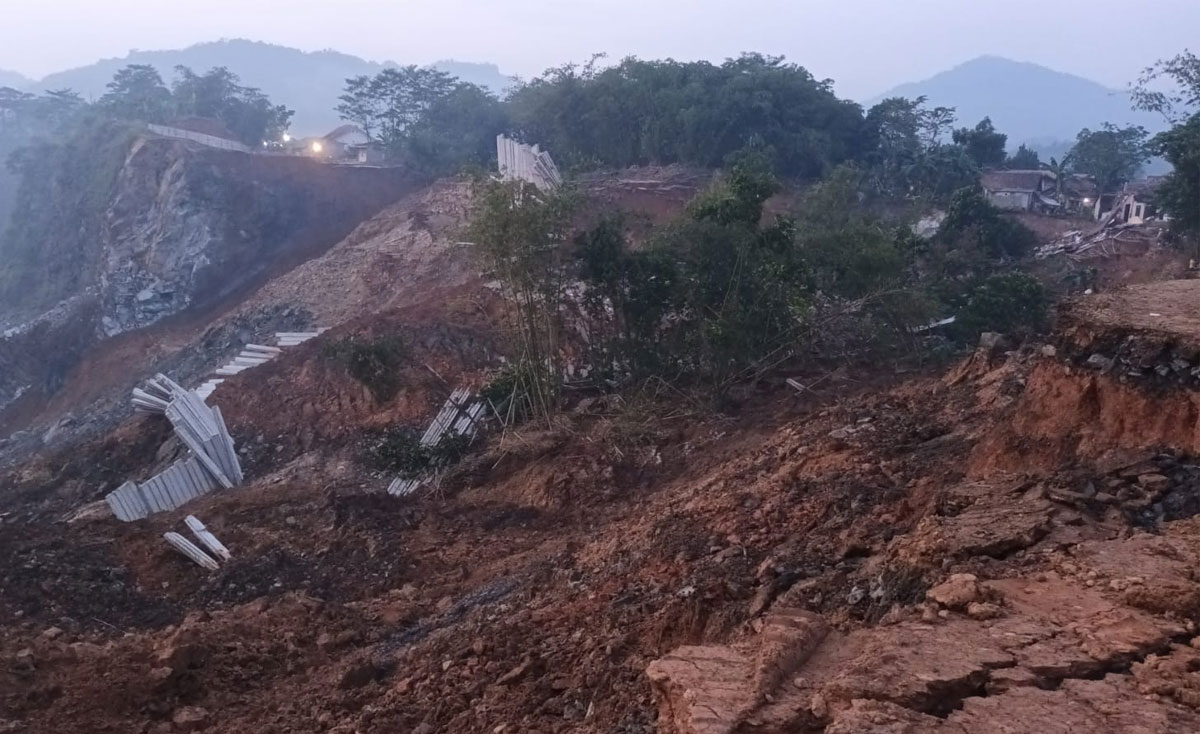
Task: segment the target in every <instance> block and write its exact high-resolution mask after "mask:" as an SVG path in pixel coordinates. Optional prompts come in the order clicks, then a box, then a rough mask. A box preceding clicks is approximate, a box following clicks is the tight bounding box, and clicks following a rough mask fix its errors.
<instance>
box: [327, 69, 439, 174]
mask: <svg viewBox="0 0 1200 734" xmlns="http://www.w3.org/2000/svg"><path fill="white" fill-rule="evenodd" d="M455 87H456V80H455V79H454V77H452V76H450V75H449V74H447V73H445V72H442V71H438V70H436V69H428V68H421V67H418V66H402V67H397V68H388V69H384V70H383V71H381V72H379V73H378V74H376V75H375V76H374V77H372V78H368V77H354V78H352V79H347V80H346V90H345V93H344V94H343V95H342V96H341V100H342V103H341V104H339V105H338V106H337V111H338V113H339V114H340V115H341V116H342V118H343V119H346V120H350V121H352V122H354V123H356V124H357V125H358V126H359V127H361V128H362V129H363V131H364V132H365V133H367V135H368V136H369V137H372V138H373V139H377V140H379V141H380V142H382V143H383V144H384V145H385V146H387V147H388V148H389V149H390V150H392V151H393V153H394V154H395V155H399V154H401V153H402V151H403V148H404V143H405V139H406V136H407V135H408V133H409V130H410V128H412V126H413V125H414V124H416V122H417V121H418V120H420V119H421V116H422V115H424V114H425V112H426V111H427V110H429V109H430V107H432V106H433V105H434V104H435V103H437V102H439V101H441V100H442V99H443V98H445V97H446V96H447V95H449V94H450V93H451V92H452V91H454V89H455Z"/></svg>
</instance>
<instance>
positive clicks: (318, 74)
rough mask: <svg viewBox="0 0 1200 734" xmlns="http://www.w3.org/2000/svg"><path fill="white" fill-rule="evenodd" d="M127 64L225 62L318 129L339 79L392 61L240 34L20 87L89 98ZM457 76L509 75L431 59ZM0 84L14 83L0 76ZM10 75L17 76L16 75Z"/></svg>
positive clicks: (170, 67)
mask: <svg viewBox="0 0 1200 734" xmlns="http://www.w3.org/2000/svg"><path fill="white" fill-rule="evenodd" d="M129 64H148V65H150V66H153V67H155V68H156V69H158V71H159V73H160V74H162V76H163V79H164V81H166V82H167V83H168V84H169V83H170V81H171V79H172V78H173V77H174V68H175V67H176V66H179V65H182V66H188V67H191V68H192V69H193V70H195V71H198V72H199V71H205V70H207V69H210V68H212V67H214V66H225V67H228V68H229V69H230V70H231V71H232V72H233V73H235V74H237V75H238V76H239V77H240V78H241V80H242V83H243V84H245V85H247V86H251V87H258V88H259V89H261V90H263V92H265V93H266V94H267V95H269V96H270V97H271V99H272V100H273V101H275V102H278V103H281V104H285V105H287V106H288V107H290V108H291V109H293V110H295V111H296V115H295V117H294V118H293V123H292V127H293V130H294V131H295V132H296V133H297V134H299V135H323V134H325V133H327V132H329V131H330V130H332V129H333V128H335V127H337V126H338V125H339V124H341V122H342V121H341V120H340V119H339V118H338V115H337V113H336V112H334V111H333V108H334V107H335V106H336V105H337V103H338V99H337V98H338V95H340V94H341V92H342V88H343V87H344V86H345V81H346V79H348V78H349V77H352V76H359V75H362V74H371V75H373V74H377V73H379V72H380V71H381V70H383V69H384V68H385V67H387V66H395V65H396V64H395V63H394V62H385V63H378V62H373V61H367V60H365V59H361V58H359V57H357V56H352V55H350V54H344V53H340V52H338V51H329V50H326V51H300V50H298V49H294V48H288V47H286V46H276V45H273V44H269V43H262V42H258V41H247V40H241V39H234V40H222V41H213V42H210V43H200V44H196V45H194V46H189V47H187V48H183V49H177V50H163V51H131V52H130V53H129V54H127V55H125V56H124V57H121V58H113V59H102V60H100V61H97V62H96V63H94V64H89V65H87V66H81V67H79V68H76V69H69V70H67V71H61V72H57V73H54V74H51V75H49V76H47V77H45V78H44V79H42V80H40V81H37V82H33V81H29V80H24V82H25V83H23V84H19V86H21V87H22V88H25V89H31V90H34V91H40V90H47V89H64V88H69V89H74V90H75V91H77V92H79V93H80V94H82V95H83V96H84V97H85V98H90V99H95V98H98V97H99V96H100V95H102V94H104V92H105V85H107V84H108V82H109V81H110V80H111V79H112V77H113V75H114V74H115V73H116V72H117V71H118V70H119V69H121V68H123V67H125V66H128V65H129ZM433 66H435V67H436V68H438V69H441V70H442V71H446V72H448V73H450V74H453V75H454V76H457V77H459V78H460V79H462V80H463V81H466V82H471V83H473V84H478V85H480V86H482V87H485V88H488V89H491V90H492V91H494V92H496V93H498V94H499V93H501V92H503V91H504V90H505V89H506V88H507V87H509V86H511V85H512V84H513V83H514V82H515V80H514V79H513V78H512V77H508V76H505V75H504V74H502V73H501V72H500V69H499V68H498V67H497V66H496V65H494V64H477V63H468V62H462V61H452V60H448V61H439V62H437V63H435V64H433ZM3 74H5V72H0V85H6V86H17V85H18V84H11V83H7V84H6V82H4V78H5V77H4V76H3ZM14 77H17V79H15V80H14V81H17V82H18V83H19V82H20V80H21V79H23V78H20V77H19V75H14Z"/></svg>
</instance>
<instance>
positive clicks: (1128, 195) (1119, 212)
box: [1094, 176, 1164, 224]
mask: <svg viewBox="0 0 1200 734" xmlns="http://www.w3.org/2000/svg"><path fill="white" fill-rule="evenodd" d="M1163 180H1164V177H1163V176H1150V177H1149V178H1144V179H1141V180H1140V181H1129V182H1127V183H1125V184H1124V185H1123V186H1121V190H1120V191H1118V192H1115V193H1112V194H1105V195H1104V196H1101V197H1100V198H1099V199H1098V200H1097V201H1096V209H1095V212H1094V213H1095V216H1096V219H1098V220H1104V219H1111V220H1112V221H1113V222H1116V223H1118V224H1144V223H1145V222H1146V220H1148V219H1154V218H1157V217H1158V216H1159V212H1158V202H1157V193H1158V187H1159V186H1160V185H1162V182H1163Z"/></svg>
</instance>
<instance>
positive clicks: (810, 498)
mask: <svg viewBox="0 0 1200 734" xmlns="http://www.w3.org/2000/svg"><path fill="white" fill-rule="evenodd" d="M137 60H145V59H142V58H140V57H139V59H137ZM599 61H600V60H599V58H596V59H593V60H592V62H591V63H590V64H587V65H582V66H572V65H567V66H563V67H558V68H555V69H552V70H550V71H549V72H547V73H546V74H545V75H543V76H540V77H537V78H535V79H531V80H528V81H525V82H520V83H516V84H515V85H514V86H513V87H512V88H510V89H507V90H506V92H505V94H504V95H503V96H501V95H499V94H496V93H494V92H493V91H492V90H490V89H487V88H485V87H484V86H482V85H479V84H476V83H472V82H470V81H467V80H465V79H463V78H458V77H456V76H453V75H452V74H450V73H448V72H446V71H443V70H440V69H439V68H435V67H427V66H416V65H412V66H399V65H378V66H377V67H370V68H366V69H363V70H361V73H358V72H359V68H358V67H355V72H354V73H351V74H348V75H346V76H345V77H344V78H343V79H341V80H340V81H339V83H340V84H341V85H342V86H341V89H340V96H338V102H337V103H336V106H335V109H334V112H335V113H336V115H337V117H338V118H339V120H340V122H339V124H338V125H337V126H336V127H331V128H330V129H329V130H328V132H326V133H324V134H320V133H315V132H314V131H311V130H305V131H304V132H300V131H299V130H296V132H295V133H293V130H294V128H293V127H292V120H293V117H294V116H295V110H293V109H292V108H290V107H288V106H287V105H286V104H283V103H281V102H279V100H278V99H277V98H275V97H274V96H272V94H271V93H270V92H269V91H268V90H264V89H260V88H258V87H257V86H252V85H249V84H248V83H247V82H245V81H243V79H242V77H240V76H239V75H238V73H236V72H235V71H233V70H231V69H230V68H225V67H223V66H219V65H218V66H214V67H212V68H199V67H198V68H196V69H192V68H188V67H186V66H181V67H179V68H178V69H177V70H176V72H175V75H174V76H173V77H170V78H164V76H163V75H162V74H161V73H160V72H159V70H158V69H157V68H156V67H155V66H154V65H153V64H150V63H145V64H143V63H134V64H128V65H125V66H122V67H120V68H117V69H113V70H111V72H112V76H111V81H109V82H108V83H107V86H106V92H105V93H104V94H103V95H101V96H98V97H97V98H95V99H94V100H89V99H84V98H83V97H82V96H81V95H78V94H75V93H73V92H70V91H69V90H61V89H59V90H54V91H48V92H42V91H23V90H19V89H16V88H14V87H5V88H3V89H0V143H2V144H3V146H0V147H4V146H7V147H6V150H7V149H8V148H11V149H12V151H13V152H12V157H11V159H10V160H11V166H10V168H11V179H12V186H11V187H10V189H4V188H0V197H3V196H9V198H8V199H5V200H3V201H0V213H3V214H4V215H5V216H6V217H7V221H8V224H7V228H6V229H5V230H4V234H3V235H2V236H0V589H3V592H2V593H0V732H10V731H11V732H31V733H33V734H37V733H40V732H47V733H48V732H61V731H64V730H70V731H88V732H92V731H95V732H103V731H112V732H126V731H137V732H148V733H152V734H168V733H170V732H242V731H252V730H253V731H263V732H280V733H283V732H289V733H290V732H338V733H339V734H351V733H352V732H412V733H414V734H417V733H419V734H433V733H434V732H454V733H455V734H457V733H459V732H491V733H492V734H503V733H504V732H512V733H515V732H619V733H621V734H635V733H646V734H649V733H651V732H662V733H663V734H735V733H736V734H774V733H778V734H783V733H784V732H825V733H826V734H850V733H859V732H867V733H871V732H874V733H878V734H885V733H898V732H912V733H914V734H915V733H917V732H931V733H932V732H938V733H945V734H965V733H966V732H971V733H972V734H978V733H982V734H988V733H992V732H995V733H996V734H1000V733H1002V732H1026V731H1046V732H1058V731H1062V732H1071V731H1089V732H1097V733H1099V732H1114V733H1115V732H1127V731H1138V732H1148V733H1149V732H1153V733H1156V734H1157V733H1163V734H1172V733H1175V732H1180V733H1182V732H1193V731H1200V629H1198V625H1200V579H1198V578H1197V577H1196V573H1195V570H1194V569H1195V567H1196V566H1197V565H1198V564H1200V462H1198V461H1197V458H1196V457H1197V456H1198V455H1200V431H1198V430H1197V428H1198V424H1197V421H1198V418H1197V415H1198V414H1200V413H1198V412H1197V405H1200V320H1198V317H1197V314H1198V313H1200V277H1197V273H1198V269H1197V265H1196V262H1197V259H1200V209H1197V208H1195V207H1193V206H1192V205H1193V204H1194V203H1195V202H1196V201H1198V200H1200V199H1197V198H1196V195H1197V194H1198V193H1200V190H1198V189H1197V186H1198V185H1200V168H1197V166H1200V156H1198V155H1197V150H1198V148H1197V143H1196V141H1197V140H1200V137H1198V136H1196V135H1195V132H1196V129H1197V126H1198V125H1200V110H1198V109H1196V100H1197V99H1198V98H1200V90H1197V89H1196V88H1195V80H1196V79H1197V78H1200V74H1198V73H1197V71H1198V70H1200V60H1197V58H1196V57H1195V56H1194V55H1192V54H1190V53H1187V52H1183V53H1181V54H1179V55H1178V56H1174V57H1172V56H1170V55H1169V54H1167V53H1164V59H1163V61H1161V62H1159V63H1158V64H1157V65H1156V66H1155V67H1152V69H1151V70H1148V71H1147V74H1148V75H1149V76H1147V78H1146V79H1144V80H1143V82H1142V84H1141V85H1140V86H1137V87H1135V89H1134V93H1133V95H1132V97H1131V100H1130V104H1131V106H1134V105H1135V106H1136V108H1137V110H1138V111H1140V112H1153V113H1162V114H1163V115H1164V117H1166V116H1167V113H1170V115H1169V116H1170V119H1172V120H1173V122H1172V124H1171V125H1170V126H1169V127H1167V128H1165V129H1164V130H1163V131H1161V132H1157V133H1155V134H1151V132H1150V131H1148V130H1146V129H1144V128H1142V127H1140V126H1138V125H1137V124H1133V123H1130V122H1128V121H1121V120H1095V121H1092V122H1090V123H1088V124H1089V127H1086V128H1083V129H1080V130H1079V131H1078V133H1077V135H1076V137H1075V139H1074V141H1072V142H1071V144H1070V146H1069V148H1068V149H1067V150H1066V151H1065V152H1061V153H1060V154H1058V155H1055V156H1053V157H1050V156H1047V159H1046V160H1043V156H1042V155H1041V154H1040V153H1039V152H1038V151H1037V150H1034V149H1033V148H1032V147H1030V146H1027V145H1025V144H1024V143H1023V141H1021V140H1010V139H1009V136H1008V135H1007V134H1006V133H1005V131H1004V130H1003V129H1001V128H999V127H998V126H997V125H996V124H995V123H994V122H993V121H992V119H991V118H990V117H983V118H982V119H979V120H976V119H960V118H959V115H958V112H957V111H956V110H955V109H952V108H949V107H946V106H942V105H940V104H939V103H938V102H937V101H936V100H932V99H927V98H925V97H924V96H920V95H918V96H915V97H912V98H906V97H902V96H896V97H888V98H885V99H881V100H879V101H877V102H876V103H874V104H871V105H868V106H863V105H859V104H858V103H855V102H853V101H850V100H846V99H842V98H840V97H839V96H838V95H837V94H836V93H835V92H834V89H833V87H832V85H831V83H830V82H828V81H819V80H818V79H816V78H814V77H813V76H812V74H810V73H809V72H808V70H807V69H805V68H804V67H802V66H799V65H797V64H795V63H792V62H789V61H787V60H784V59H781V58H775V57H768V56H764V55H761V54H745V55H743V56H741V57H738V58H733V59H729V60H727V61H725V62H723V63H719V64H714V63H710V62H703V61H695V62H681V61H675V60H661V61H654V60H644V59H638V58H626V59H622V60H620V61H617V62H614V63H611V64H604V65H601V64H600V63H599ZM338 68H341V67H340V66H339V67H338ZM106 70H107V68H106ZM1163 85H1174V86H1175V87H1177V88H1178V90H1177V93H1176V94H1174V95H1163V94H1160V93H1159V92H1157V91H1156V90H1159V89H1161V88H1163ZM1189 85H1190V86H1189ZM1156 95H1157V96H1156ZM681 110H683V111H686V114H683V113H681ZM322 129H324V128H322ZM1152 161H1157V162H1158V163H1159V164H1163V165H1165V166H1166V167H1167V168H1169V169H1170V170H1169V171H1168V172H1166V173H1162V174H1161V175H1160V174H1158V173H1155V174H1153V175H1151V174H1150V173H1148V171H1149V170H1151V169H1150V165H1151V163H1152ZM0 183H2V182H0Z"/></svg>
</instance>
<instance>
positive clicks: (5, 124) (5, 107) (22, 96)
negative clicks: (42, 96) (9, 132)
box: [0, 87, 33, 131]
mask: <svg viewBox="0 0 1200 734" xmlns="http://www.w3.org/2000/svg"><path fill="white" fill-rule="evenodd" d="M32 101H33V95H32V94H29V93H28V92H22V91H19V90H17V89H13V88H12V87H0V131H3V130H6V129H8V128H9V127H12V126H15V125H17V124H18V123H19V122H20V120H21V118H23V117H24V116H26V113H27V112H28V110H29V107H30V103H31V102H32Z"/></svg>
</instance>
